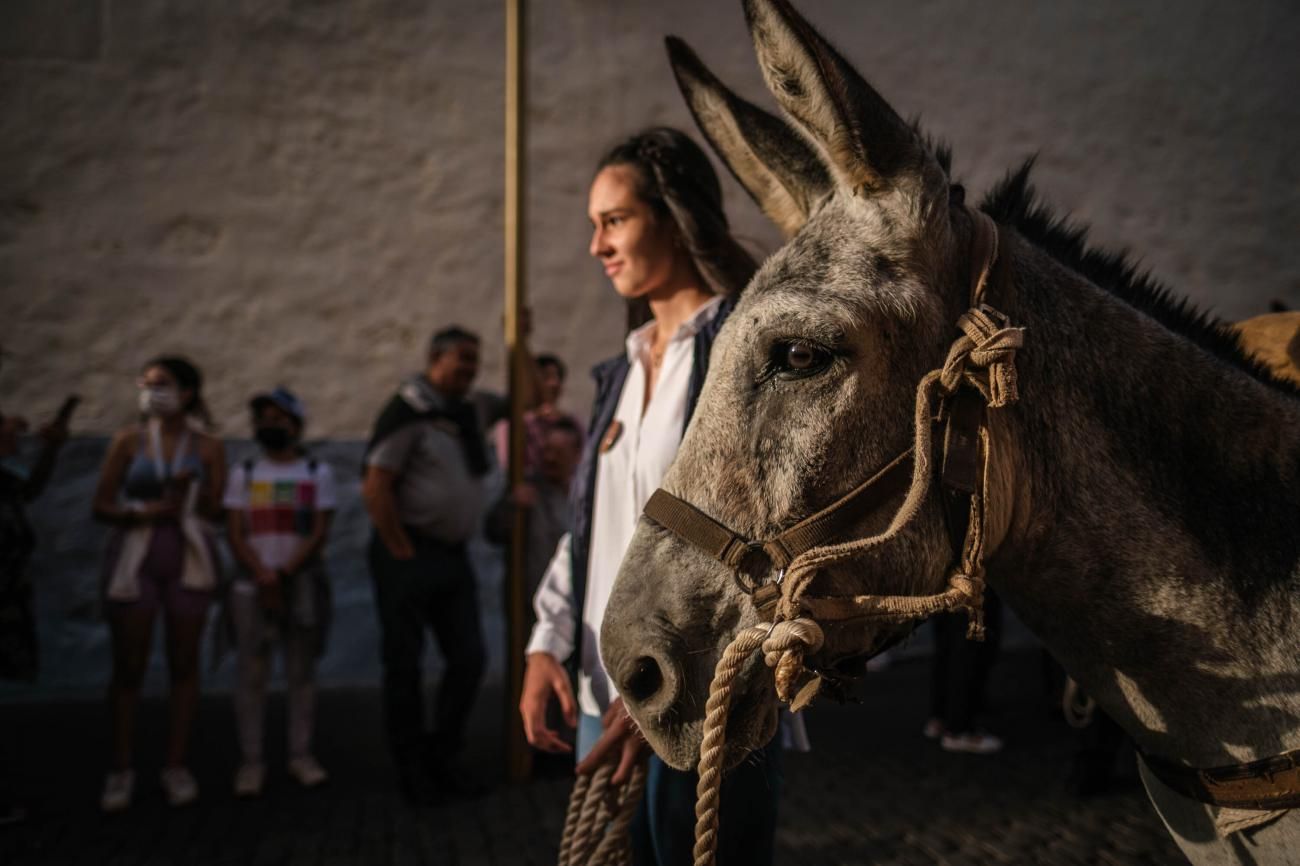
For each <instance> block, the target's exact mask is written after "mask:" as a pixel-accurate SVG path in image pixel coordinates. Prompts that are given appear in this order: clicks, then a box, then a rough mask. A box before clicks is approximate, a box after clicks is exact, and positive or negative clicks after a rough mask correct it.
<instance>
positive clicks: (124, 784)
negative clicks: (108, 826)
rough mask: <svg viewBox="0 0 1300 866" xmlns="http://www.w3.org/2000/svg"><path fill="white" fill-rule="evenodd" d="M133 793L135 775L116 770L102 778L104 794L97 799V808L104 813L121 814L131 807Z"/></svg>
mask: <svg viewBox="0 0 1300 866" xmlns="http://www.w3.org/2000/svg"><path fill="white" fill-rule="evenodd" d="M134 791H135V773H134V772H133V771H131V770H118V771H117V772H115V773H109V774H108V775H107V776H106V777H105V778H104V793H103V795H102V796H100V798H99V808H101V809H103V810H104V811H105V812H121V811H123V810H124V809H126V807H127V806H130V805H131V794H132V793H134Z"/></svg>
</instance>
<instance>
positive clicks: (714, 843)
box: [694, 619, 823, 866]
mask: <svg viewBox="0 0 1300 866" xmlns="http://www.w3.org/2000/svg"><path fill="white" fill-rule="evenodd" d="M822 641H823V635H822V630H821V627H820V626H818V625H817V623H815V622H813V621H812V620H810V619H799V620H792V621H788V622H778V623H774V624H773V625H771V626H767V625H756V626H753V627H752V628H747V629H745V630H744V631H742V632H741V633H740V634H738V635H736V638H735V640H733V641H732V642H731V643H730V644H728V645H727V648H726V649H725V650H723V652H722V658H720V659H719V660H718V666H717V668H715V670H714V674H713V682H712V683H711V684H710V685H709V700H708V703H707V704H706V705H705V708H704V738H703V739H702V740H701V741H700V765H699V774H700V780H699V782H698V783H697V784H696V786H695V849H694V855H695V866H709V864H712V863H713V857H714V852H715V851H716V849H717V847H718V798H719V792H720V791H721V789H722V765H723V758H724V752H725V751H726V745H727V713H728V712H730V710H731V696H732V685H733V684H734V682H735V679H736V676H737V675H738V674H739V673H740V669H741V668H742V667H744V664H745V662H746V660H748V658H749V656H750V655H751V654H752V653H753V652H754V650H755V649H758V648H760V647H761V648H762V650H763V658H764V660H765V661H766V662H767V664H768V665H769V666H770V667H775V668H776V671H777V681H778V683H779V682H781V679H782V674H783V669H784V671H785V675H786V676H787V677H789V676H790V672H791V671H793V674H794V675H795V676H797V675H798V673H799V672H801V671H802V668H803V656H804V653H805V652H816V651H817V650H818V649H820V648H821V645H822ZM779 688H780V687H779V686H778V691H779ZM785 699H786V698H783V700H785Z"/></svg>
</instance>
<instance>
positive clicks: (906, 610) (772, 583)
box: [645, 210, 1024, 866]
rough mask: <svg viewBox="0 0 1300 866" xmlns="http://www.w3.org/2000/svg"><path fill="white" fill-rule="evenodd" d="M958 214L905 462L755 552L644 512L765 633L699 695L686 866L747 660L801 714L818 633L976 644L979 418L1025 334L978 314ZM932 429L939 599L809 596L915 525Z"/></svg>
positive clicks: (811, 685) (980, 282)
mask: <svg viewBox="0 0 1300 866" xmlns="http://www.w3.org/2000/svg"><path fill="white" fill-rule="evenodd" d="M969 213H970V214H971V216H972V219H973V222H974V226H975V237H974V241H973V244H972V251H971V260H972V279H971V291H970V297H971V306H970V309H968V310H967V311H966V312H965V313H963V314H962V315H961V316H960V318H959V319H958V320H957V327H958V329H959V330H960V332H961V334H960V336H958V337H957V339H956V340H955V341H954V342H953V343H952V345H951V346H950V348H949V350H948V355H947V357H946V358H945V360H944V363H943V366H942V367H940V368H939V369H936V370H932V371H930V372H929V373H927V374H926V375H925V376H924V377H922V379H921V381H920V383H919V384H918V385H917V389H916V403H915V411H914V418H913V428H914V440H913V444H912V447H911V448H909V449H908V450H906V451H904V452H903V453H901V454H899V455H898V456H897V457H895V458H894V459H893V460H892V461H890V462H889V463H888V464H886V465H885V467H884V468H882V469H881V470H879V471H878V472H877V473H876V474H875V475H873V476H872V477H871V478H869V479H867V481H865V482H863V483H862V484H861V485H859V486H858V487H857V488H855V489H854V490H852V491H850V492H849V493H848V494H846V495H845V496H843V497H841V498H840V499H839V500H838V501H836V502H835V503H833V504H832V505H830V506H828V507H827V508H825V509H823V510H821V511H819V512H817V513H816V514H813V515H811V516H809V517H807V518H805V519H803V520H801V521H799V522H798V523H796V524H794V525H793V526H791V527H789V528H788V529H786V530H784V531H782V532H781V533H779V534H777V535H776V536H774V537H772V538H769V539H765V540H753V539H749V538H746V537H745V536H743V535H741V534H739V533H736V532H734V531H732V530H731V529H730V528H728V527H727V526H725V525H723V524H722V523H720V522H718V521H717V520H715V519H713V518H712V517H710V516H709V515H707V514H705V513H704V512H703V511H701V510H700V509H698V508H696V507H695V506H693V505H691V504H690V503H689V502H686V501H684V500H682V499H680V498H678V497H677V496H674V495H673V494H671V493H668V492H667V491H665V490H663V489H660V490H657V491H656V492H655V494H654V495H653V496H651V497H650V500H649V502H648V503H647V504H646V507H645V515H646V516H647V517H648V518H650V519H651V520H652V521H654V522H656V523H658V524H659V525H661V526H663V527H664V528H665V529H668V530H669V531H671V532H673V533H674V534H676V535H677V536H679V537H680V538H682V539H683V540H685V541H687V542H689V543H691V544H693V545H695V546H696V547H698V548H700V549H701V550H702V551H704V552H705V553H708V554H709V555H710V556H711V557H713V558H715V559H717V560H718V561H720V562H722V563H723V564H724V565H726V566H727V567H729V568H731V569H733V573H734V574H735V575H736V581H737V584H738V585H739V586H740V587H741V589H742V590H743V591H745V592H746V593H747V594H749V595H750V596H751V598H752V599H753V601H754V604H755V605H756V607H757V608H758V610H759V612H760V616H762V617H763V619H765V620H768V621H769V622H770V625H757V626H753V627H751V628H748V629H745V630H744V631H741V632H740V633H739V634H737V635H736V637H735V639H734V640H733V641H732V643H731V644H730V645H729V646H728V647H727V648H726V650H724V651H723V654H722V657H721V659H719V661H718V665H717V668H716V669H715V672H714V678H713V682H712V684H711V685H710V688H709V699H708V703H707V706H706V710H705V721H704V736H703V739H702V741H701V744H700V762H699V775H700V781H699V786H698V788H697V792H696V793H697V802H696V843H695V863H696V866H709V864H712V863H713V857H714V854H713V852H714V850H715V848H716V844H717V823H718V811H717V805H718V791H719V786H720V785H721V782H722V763H723V757H724V747H725V740H726V718H727V712H728V710H729V708H730V705H731V697H732V687H733V684H734V681H735V678H736V677H737V676H738V675H739V673H740V671H741V669H742V667H743V665H744V662H745V660H746V659H747V658H748V657H749V656H750V655H751V654H752V653H753V651H754V650H756V649H761V650H762V652H763V658H764V661H765V663H766V664H767V666H768V667H770V668H772V669H773V670H774V672H775V674H774V678H775V687H776V693H777V697H778V698H779V699H780V700H781V701H783V702H786V703H789V704H790V707H791V710H793V711H798V710H799V709H802V708H803V707H804V706H806V705H807V704H808V703H809V702H810V701H811V700H812V698H813V697H815V695H816V693H817V691H818V689H819V688H820V684H821V675H820V674H817V673H816V672H810V671H809V670H808V669H807V666H806V665H805V663H804V660H805V658H806V657H807V656H810V655H812V654H814V653H816V652H817V651H818V650H819V649H821V647H822V645H823V644H824V642H825V635H824V632H823V627H822V624H823V623H826V624H839V625H857V624H868V623H874V622H895V623H902V622H909V621H914V620H919V619H925V618H927V617H930V616H932V615H934V614H937V613H943V612H948V611H955V610H962V611H965V612H966V614H967V617H968V620H969V624H968V628H967V637H969V638H971V639H973V640H981V639H983V636H984V622H983V603H984V564H983V563H984V554H985V533H986V513H987V512H986V508H987V499H988V496H987V494H988V458H989V430H988V426H987V423H986V410H987V409H1000V408H1003V407H1005V406H1007V405H1009V404H1011V403H1015V402H1016V401H1017V400H1018V399H1019V388H1018V382H1017V379H1016V367H1015V359H1016V352H1017V351H1018V350H1019V349H1020V348H1021V347H1022V346H1023V345H1024V329H1022V328H1017V327H1013V326H1012V325H1011V323H1010V321H1009V320H1008V318H1007V317H1006V316H1004V315H1003V314H1002V313H1000V312H998V311H997V310H995V309H993V308H992V307H990V306H988V305H986V304H985V303H984V296H985V294H986V292H987V288H988V283H989V280H990V275H991V273H992V271H993V268H994V265H995V263H996V262H997V253H998V232H997V227H996V226H995V225H994V223H993V221H992V220H991V219H989V218H988V217H987V216H985V215H984V214H982V213H979V212H978V211H973V210H972V211H969ZM940 424H942V425H943V431H942V432H943V455H942V463H941V465H940V467H939V468H938V472H937V474H938V476H939V482H940V487H941V491H942V493H943V505H944V508H945V514H946V517H947V523H948V531H949V535H950V537H951V539H952V543H953V547H954V553H955V556H954V564H953V565H952V566H951V567H950V569H949V571H948V575H947V579H948V582H947V588H946V589H945V590H944V591H942V592H939V593H935V594H933V595H922V596H914V595H871V594H868V595H859V596H812V595H808V589H809V587H810V585H811V584H812V582H813V580H814V578H815V577H816V576H817V575H818V574H819V573H820V572H822V571H823V570H825V569H827V568H830V567H832V566H835V565H838V564H841V563H844V562H847V561H849V560H853V559H857V558H859V557H861V556H863V555H864V554H865V553H867V552H868V551H871V550H874V549H876V548H878V547H880V546H882V545H883V544H885V543H886V542H888V541H890V540H892V539H893V538H895V537H896V536H898V535H899V533H901V532H902V531H903V530H904V529H905V528H906V527H907V526H908V525H909V524H910V523H912V521H914V520H915V519H916V518H917V516H918V515H919V514H920V511H921V506H922V505H923V503H924V501H925V497H926V494H927V491H928V490H929V488H930V486H931V482H932V477H933V476H934V475H935V474H936V472H935V471H934V470H933V469H932V450H933V436H934V428H935V427H936V426H938V425H940ZM909 477H910V481H909ZM904 490H905V491H906V493H905V495H904V497H903V501H902V503H901V504H900V505H899V506H898V507H897V509H896V510H895V511H894V513H893V516H892V517H891V518H890V520H889V523H888V525H887V526H886V527H885V529H884V530H883V531H881V532H880V533H879V534H877V535H872V536H867V537H862V538H851V539H850V540H847V541H837V540H836V539H841V538H843V537H844V536H845V535H846V534H848V533H849V532H851V530H852V529H853V527H854V526H856V525H858V524H859V522H860V521H861V519H862V518H863V517H865V516H867V515H868V514H871V513H876V512H879V511H880V510H881V509H883V508H884V507H885V506H886V505H887V504H888V503H889V502H892V501H893V500H895V499H896V498H897V496H898V494H899V493H902V492H903V491H904ZM760 554H761V555H763V556H766V557H767V559H768V561H769V569H768V571H769V574H770V573H771V571H773V570H774V571H775V572H776V576H775V578H774V579H771V580H768V581H767V582H764V583H761V584H758V585H751V584H748V583H746V581H745V578H744V576H743V575H742V572H743V571H745V566H746V565H747V564H749V563H750V562H751V561H752V557H754V556H757V555H760ZM862 649H863V651H867V650H868V649H869V647H863V648H862ZM810 673H811V676H809V674H810Z"/></svg>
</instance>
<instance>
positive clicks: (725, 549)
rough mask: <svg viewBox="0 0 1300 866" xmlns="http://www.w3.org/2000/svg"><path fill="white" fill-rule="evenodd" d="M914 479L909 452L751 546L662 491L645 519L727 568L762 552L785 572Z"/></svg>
mask: <svg viewBox="0 0 1300 866" xmlns="http://www.w3.org/2000/svg"><path fill="white" fill-rule="evenodd" d="M911 477H912V450H911V449H910V448H909V449H908V450H907V451H904V452H903V453H902V454H900V455H898V456H897V457H895V458H894V459H893V460H892V461H891V462H890V463H889V464H888V465H887V466H885V467H884V468H883V469H881V470H880V471H879V472H877V473H876V474H875V475H873V476H871V477H870V478H868V479H867V480H866V481H864V482H862V483H861V484H859V485H858V486H857V487H855V488H854V489H853V490H851V491H849V492H848V493H846V494H845V495H844V496H842V497H840V498H839V499H837V500H836V501H835V502H833V503H831V504H830V505H828V506H826V507H825V508H823V509H822V510H821V511H818V512H817V513H816V514H812V515H810V516H808V517H806V518H804V519H803V520H801V521H799V522H798V523H796V524H795V525H794V526H791V527H790V528H789V529H787V530H785V531H784V532H782V533H781V534H779V535H776V536H774V537H772V538H770V539H767V540H765V541H750V540H749V539H748V538H746V537H745V536H743V535H741V534H739V533H737V532H734V531H732V530H731V529H729V528H728V527H726V526H724V525H722V524H721V523H719V522H718V521H716V520H714V519H713V518H712V517H710V516H709V515H707V514H705V513H704V512H703V511H700V510H699V509H698V508H696V507H695V506H694V505H691V504H690V503H689V502H686V501H684V500H682V499H679V498H678V497H676V496H674V495H673V494H671V493H669V492H668V491H666V490H663V489H662V488H661V489H659V490H656V491H655V492H654V495H652V496H651V497H650V501H649V502H647V503H646V506H645V515H646V517H649V518H650V519H651V520H653V521H655V522H656V523H658V524H659V525H660V526H662V527H664V528H665V529H667V530H669V531H670V532H672V533H674V534H675V535H677V536H679V537H680V538H682V539H684V540H686V541H688V542H690V543H691V544H693V545H695V546H696V547H698V548H699V549H700V550H702V551H704V552H705V553H707V554H709V555H710V556H712V557H713V558H714V559H716V560H718V561H719V562H721V563H723V564H724V565H726V566H727V567H728V568H739V567H740V566H741V564H742V563H743V562H744V560H745V558H746V557H747V556H748V555H749V554H751V553H756V552H758V551H760V550H761V551H762V552H763V553H765V554H766V555H767V558H768V559H769V560H770V561H771V563H772V565H773V566H774V567H775V568H778V569H781V568H785V567H786V566H787V565H789V564H790V563H791V562H792V561H793V560H794V558H795V557H796V556H798V555H799V554H801V553H803V552H804V551H806V550H812V549H813V548H814V547H817V546H819V545H822V544H825V543H827V542H828V541H831V540H832V539H834V538H836V537H839V536H841V535H843V533H844V532H845V531H846V530H848V529H850V528H851V527H852V526H853V525H854V524H855V523H857V521H858V520H860V519H861V518H862V517H864V516H866V515H867V514H868V513H870V512H871V511H873V510H875V509H876V508H879V507H882V506H883V505H885V504H886V503H888V502H889V500H890V499H892V498H894V497H896V496H898V495H899V494H900V493H902V492H903V491H904V490H906V489H907V484H908V482H909V481H910V480H911Z"/></svg>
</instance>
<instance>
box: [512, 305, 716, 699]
mask: <svg viewBox="0 0 1300 866" xmlns="http://www.w3.org/2000/svg"><path fill="white" fill-rule="evenodd" d="M721 303H722V298H721V297H715V298H712V299H711V300H709V301H708V302H707V303H705V304H704V305H703V306H702V307H700V308H699V309H698V310H697V311H696V312H695V314H694V315H693V316H691V317H690V318H689V319H687V320H686V321H685V322H683V323H682V324H681V326H680V327H678V329H677V331H676V333H674V334H673V336H672V338H671V339H670V340H669V342H668V346H667V349H666V351H665V352H664V358H663V363H662V364H661V366H660V368H659V376H658V379H657V381H656V383H655V389H654V393H652V394H651V395H650V402H649V403H648V404H647V403H646V376H647V372H648V371H649V369H650V367H651V364H652V361H651V357H650V349H651V344H652V343H653V341H654V336H655V327H656V323H655V322H649V323H648V324H646V325H643V326H642V327H640V328H637V329H636V330H635V331H633V332H632V333H631V334H629V335H628V337H627V358H628V362H629V363H630V365H631V368H630V369H629V370H628V375H627V381H626V382H625V383H624V385H623V393H622V394H621V395H620V396H619V401H618V408H617V409H616V410H615V412H614V421H613V425H617V428H615V429H618V431H619V432H618V434H617V438H615V439H613V441H612V444H610V445H609V446H608V447H605V445H604V443H605V442H608V441H609V438H608V435H607V433H608V431H601V435H602V437H604V438H602V450H601V454H600V456H599V462H598V463H597V468H596V497H595V504H594V513H593V514H592V525H591V554H590V556H589V557H588V560H589V565H588V572H587V598H586V604H585V605H582V624H581V628H582V629H583V640H582V659H581V666H580V668H579V674H578V706H579V707H580V708H581V709H582V712H583V713H586V714H587V715H593V716H599V715H601V714H602V713H603V712H604V711H605V709H606V707H608V706H609V704H610V701H611V700H613V698H614V696H615V694H616V692H615V690H614V688H613V686H612V685H611V684H610V682H609V677H608V676H606V674H605V668H604V666H603V665H602V664H601V661H600V625H601V622H602V621H603V620H604V619H605V606H606V605H607V604H608V603H609V595H610V592H611V591H612V590H613V588H614V578H615V577H617V576H618V569H619V566H620V565H621V564H622V562H623V554H624V553H626V552H627V547H628V545H629V544H630V543H631V541H632V533H633V532H635V531H636V525H637V520H638V519H639V518H640V516H641V510H642V509H643V508H644V507H645V504H646V501H647V500H649V499H650V495H651V494H652V493H654V492H655V490H657V489H658V488H659V485H660V483H661V482H662V481H663V478H664V475H665V474H667V472H668V467H669V466H670V465H671V464H672V462H673V458H674V457H676V456H677V448H678V446H679V445H681V441H682V431H683V428H684V427H685V425H686V394H687V391H688V389H689V386H690V381H691V370H692V368H693V366H694V363H693V362H694V359H695V340H694V337H695V335H696V333H698V332H699V330H700V328H701V327H703V326H704V325H705V324H707V323H708V322H709V321H710V320H711V319H712V318H713V317H714V316H715V315H717V312H718V306H719V304H721ZM642 409H644V412H643V411H642ZM613 425H611V426H613ZM576 606H577V600H575V599H574V598H573V570H572V567H571V560H570V557H569V537H568V536H567V535H566V536H565V537H564V538H563V539H561V541H560V546H559V548H558V549H557V550H556V552H555V556H554V558H552V560H551V564H550V565H549V566H548V567H547V569H546V574H545V576H544V577H543V578H542V583H541V585H540V586H539V587H538V588H537V595H536V596H535V597H534V599H533V607H534V609H535V610H536V611H537V625H536V626H534V628H533V634H532V637H531V638H530V639H529V641H528V650H527V651H528V652H530V653H532V652H548V653H550V654H551V655H553V656H555V657H556V658H557V659H564V658H566V657H567V656H568V655H569V653H571V652H573V643H574V635H575V631H574V626H575V617H576V610H575V607H576Z"/></svg>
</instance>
